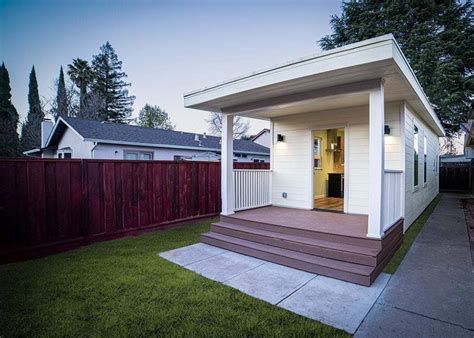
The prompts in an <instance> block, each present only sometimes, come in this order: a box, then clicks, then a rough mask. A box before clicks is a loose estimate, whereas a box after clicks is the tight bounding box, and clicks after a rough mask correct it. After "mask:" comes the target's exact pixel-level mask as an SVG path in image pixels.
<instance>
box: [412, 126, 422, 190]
mask: <svg viewBox="0 0 474 338" xmlns="http://www.w3.org/2000/svg"><path fill="white" fill-rule="evenodd" d="M415 131H416V132H415ZM419 135H420V128H418V125H417V124H416V123H413V152H414V153H413V173H412V174H413V176H412V178H413V184H412V187H413V192H415V191H418V189H419V187H420V142H419V141H420V139H419ZM415 156H416V157H415ZM415 158H416V159H417V160H416V161H415ZM415 167H417V168H416V169H415ZM415 173H416V175H415ZM415 177H416V181H417V184H416V185H415Z"/></svg>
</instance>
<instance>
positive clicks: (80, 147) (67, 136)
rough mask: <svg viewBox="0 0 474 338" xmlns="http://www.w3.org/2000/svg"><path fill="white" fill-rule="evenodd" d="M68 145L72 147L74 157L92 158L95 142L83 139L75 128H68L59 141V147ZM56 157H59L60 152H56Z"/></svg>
mask: <svg viewBox="0 0 474 338" xmlns="http://www.w3.org/2000/svg"><path fill="white" fill-rule="evenodd" d="M67 147H69V148H71V149H72V158H91V157H92V153H91V151H92V148H93V147H94V144H93V143H92V142H85V141H83V140H82V137H80V136H79V135H78V134H77V133H76V132H75V131H74V130H72V129H70V128H66V131H65V132H64V134H63V136H62V137H61V140H60V141H59V143H58V149H61V148H67ZM54 157H58V154H57V153H55V154H54Z"/></svg>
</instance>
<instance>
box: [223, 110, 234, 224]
mask: <svg viewBox="0 0 474 338" xmlns="http://www.w3.org/2000/svg"><path fill="white" fill-rule="evenodd" d="M233 140H234V116H233V115H230V114H224V113H223V114H222V138H221V197H222V212H221V214H222V215H231V214H233V213H234V181H233V171H234V144H233Z"/></svg>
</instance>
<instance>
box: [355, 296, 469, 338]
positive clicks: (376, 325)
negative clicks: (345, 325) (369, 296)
mask: <svg viewBox="0 0 474 338" xmlns="http://www.w3.org/2000/svg"><path fill="white" fill-rule="evenodd" d="M387 323H388V324H389V325H387ZM472 336H473V332H472V331H470V330H466V329H464V328H462V327H459V326H457V325H453V324H449V323H444V322H440V321H438V320H434V319H431V318H428V317H425V316H420V315H418V314H415V313H410V312H406V311H403V310H399V309H396V308H393V307H389V306H385V305H381V304H375V305H374V307H373V309H372V311H371V312H370V313H369V314H368V316H367V318H366V319H365V320H364V322H363V323H362V325H361V326H360V328H359V330H357V333H356V334H355V335H354V337H356V338H358V337H380V338H385V337H400V338H402V337H403V338H407V337H459V338H463V337H466V338H467V337H470V338H472Z"/></svg>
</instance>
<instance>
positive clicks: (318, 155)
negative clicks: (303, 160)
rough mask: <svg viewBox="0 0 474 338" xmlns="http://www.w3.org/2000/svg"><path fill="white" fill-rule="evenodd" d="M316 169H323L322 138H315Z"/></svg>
mask: <svg viewBox="0 0 474 338" xmlns="http://www.w3.org/2000/svg"><path fill="white" fill-rule="evenodd" d="M313 155H314V169H321V139H320V138H315V139H314V145H313Z"/></svg>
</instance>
